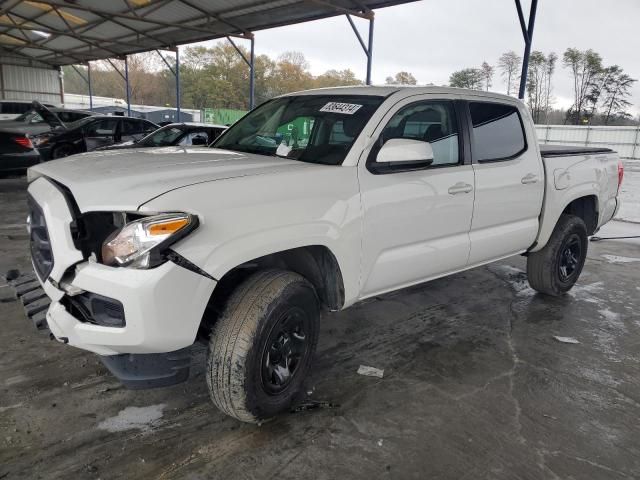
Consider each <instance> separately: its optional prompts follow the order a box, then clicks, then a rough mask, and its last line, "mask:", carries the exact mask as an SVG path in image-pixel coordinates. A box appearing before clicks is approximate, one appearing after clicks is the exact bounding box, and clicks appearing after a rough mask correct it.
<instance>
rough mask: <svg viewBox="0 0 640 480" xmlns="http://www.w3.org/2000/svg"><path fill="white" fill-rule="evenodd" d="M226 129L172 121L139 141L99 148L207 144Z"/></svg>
mask: <svg viewBox="0 0 640 480" xmlns="http://www.w3.org/2000/svg"><path fill="white" fill-rule="evenodd" d="M226 129H227V127H225V126H224V125H213V124H210V123H192V122H184V123H170V124H169V125H165V126H164V127H162V128H159V129H158V130H156V131H155V132H153V133H150V134H149V135H147V136H146V137H144V138H142V139H140V140H138V141H133V140H130V141H128V142H122V143H118V144H115V145H110V146H107V147H100V148H98V149H97V150H119V149H121V148H151V147H172V146H176V145H179V146H184V147H188V146H198V145H203V146H205V145H209V144H211V143H212V142H213V141H214V140H215V139H216V138H218V137H219V136H220V134H221V133H222V132H224V131H225V130H226Z"/></svg>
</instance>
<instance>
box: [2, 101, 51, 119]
mask: <svg viewBox="0 0 640 480" xmlns="http://www.w3.org/2000/svg"><path fill="white" fill-rule="evenodd" d="M32 105H33V102H30V101H28V100H0V120H13V119H15V118H17V117H19V116H20V115H22V114H23V113H27V112H28V111H29V110H31V109H32ZM44 105H46V106H47V107H54V105H51V104H48V103H45V104H44ZM54 108H55V107H54Z"/></svg>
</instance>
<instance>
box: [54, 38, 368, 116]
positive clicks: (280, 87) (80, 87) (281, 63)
mask: <svg viewBox="0 0 640 480" xmlns="http://www.w3.org/2000/svg"><path fill="white" fill-rule="evenodd" d="M239 48H240V50H241V51H242V52H243V54H244V55H245V56H246V57H247V58H248V55H249V53H248V52H247V51H246V50H245V49H244V48H242V47H239ZM165 59H166V61H167V63H169V64H170V65H172V66H173V65H175V57H174V56H173V55H171V54H170V55H167V56H166V57H165ZM112 62H113V64H114V65H115V66H116V67H118V69H119V70H120V71H121V72H124V62H123V61H113V60H112ZM254 65H255V100H256V104H260V103H262V102H263V101H265V100H268V99H270V98H273V97H275V96H277V95H282V94H284V93H289V92H294V91H298V90H308V89H311V88H321V87H333V86H340V85H361V84H362V83H363V82H362V81H361V80H360V79H358V78H356V75H355V73H354V72H353V71H352V70H350V69H346V70H328V71H326V72H325V73H323V74H321V75H315V76H314V75H312V74H311V72H310V70H309V68H310V66H309V62H308V61H307V60H306V59H305V57H304V55H303V54H301V53H298V52H286V53H283V54H282V55H280V56H279V57H277V58H275V59H274V58H271V57H269V56H268V55H258V56H256V58H255V64H254ZM76 68H78V69H80V68H81V67H76ZM82 68H85V67H82ZM128 68H129V91H130V96H131V103H134V104H141V105H163V106H164V105H166V106H175V96H176V84H175V76H174V75H173V73H172V72H171V70H169V68H168V67H167V65H166V64H165V63H164V62H163V60H162V58H161V57H160V56H159V55H158V53H156V52H147V53H140V54H136V55H131V56H129V60H128ZM63 72H64V84H65V91H67V92H69V93H80V94H86V93H87V83H86V82H85V80H83V78H82V77H81V76H80V75H78V72H76V71H75V70H74V69H73V67H70V66H69V67H64V68H63ZM81 73H82V74H83V75H84V76H85V77H86V68H85V71H84V72H82V71H81ZM91 75H92V76H91V80H92V87H93V88H92V89H93V94H94V95H96V96H104V97H117V98H126V92H125V86H124V81H123V79H122V77H121V76H120V74H119V73H118V72H117V71H116V70H115V69H114V68H113V66H112V65H111V64H109V63H108V62H106V61H99V62H93V63H92V69H91ZM180 85H181V89H182V92H181V106H182V107H183V108H193V109H198V110H200V109H204V108H230V109H240V110H246V109H247V108H248V105H249V67H248V66H247V64H246V63H245V62H244V60H243V59H242V57H240V55H238V52H236V50H235V49H234V48H233V46H231V45H229V44H224V43H219V44H217V45H216V46H214V47H211V48H208V47H202V46H198V47H188V48H186V49H184V50H183V51H181V64H180Z"/></svg>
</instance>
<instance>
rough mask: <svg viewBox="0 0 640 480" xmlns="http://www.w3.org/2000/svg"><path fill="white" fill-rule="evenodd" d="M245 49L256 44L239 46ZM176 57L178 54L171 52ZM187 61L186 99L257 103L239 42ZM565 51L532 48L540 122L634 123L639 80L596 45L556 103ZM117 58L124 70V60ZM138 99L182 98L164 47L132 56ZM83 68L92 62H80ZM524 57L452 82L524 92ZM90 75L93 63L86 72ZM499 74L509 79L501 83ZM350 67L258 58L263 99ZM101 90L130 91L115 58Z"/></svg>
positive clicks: (533, 101)
mask: <svg viewBox="0 0 640 480" xmlns="http://www.w3.org/2000/svg"><path fill="white" fill-rule="evenodd" d="M239 48H240V50H241V51H242V52H243V54H244V55H245V56H247V57H248V52H247V50H246V49H244V48H243V47H239ZM165 60H166V62H167V63H168V64H169V65H174V62H175V58H174V57H173V55H171V54H170V55H167V56H166V57H165ZM181 60H182V61H181V65H180V77H181V82H180V83H181V87H182V93H181V106H182V107H183V108H193V109H197V110H201V109H204V108H230V109H241V110H244V109H247V107H248V104H249V88H248V86H249V68H248V66H247V64H246V63H245V62H244V60H243V59H242V57H241V56H240V55H238V52H237V51H236V50H235V49H234V47H233V46H231V45H229V44H226V43H218V44H217V45H215V46H213V47H202V46H197V47H187V48H185V49H184V50H182V55H181ZM559 61H560V58H559V57H558V55H556V54H555V53H553V52H551V53H548V54H544V53H543V52H540V51H533V52H531V56H530V60H529V74H528V77H527V83H526V99H525V100H526V103H527V105H528V106H529V108H530V110H531V114H532V116H533V118H534V121H535V122H536V123H552V122H553V123H573V124H585V123H590V124H604V125H613V124H616V125H620V124H631V123H633V122H632V120H631V115H630V114H629V113H628V108H629V107H630V106H631V102H630V101H629V98H630V96H631V88H632V87H633V85H634V83H635V82H636V80H635V79H633V78H631V77H630V76H629V75H628V74H626V73H625V72H624V70H623V69H622V68H621V67H620V66H618V65H611V66H605V64H604V62H603V59H602V57H601V56H600V55H599V54H598V53H597V52H595V51H593V50H591V49H589V50H584V51H582V50H578V49H575V48H568V49H567V50H566V51H565V52H564V54H563V55H562V59H561V62H562V67H563V72H565V73H566V74H568V75H570V76H571V78H572V80H573V104H572V106H571V107H570V108H569V109H568V110H566V111H561V110H559V109H557V108H554V105H553V104H554V96H553V77H554V75H555V74H556V70H557V66H558V62H559ZM112 62H113V64H114V65H115V66H116V67H118V68H119V70H120V71H121V72H123V71H124V65H123V63H124V62H122V61H117V60H113V61H112ZM128 64H129V89H130V95H131V102H132V103H134V104H142V105H158V106H175V95H176V91H175V77H174V75H173V73H172V72H171V70H169V68H168V67H167V64H166V63H165V62H164V61H163V59H162V58H161V57H160V56H159V55H158V53H156V52H147V53H141V54H136V55H131V56H129V61H128ZM76 68H78V69H81V68H86V67H76ZM521 68H522V57H521V56H520V55H518V54H517V53H515V52H513V51H509V52H506V53H504V54H502V55H501V56H500V58H499V59H498V61H497V64H496V65H495V66H494V65H491V64H489V63H488V62H486V61H485V62H483V63H482V64H481V65H480V66H479V67H477V68H476V67H472V68H464V69H462V70H459V71H456V72H453V73H452V74H451V76H450V78H449V85H450V86H454V87H461V88H471V89H476V90H490V89H491V90H494V91H497V90H500V89H502V91H504V92H505V93H506V94H508V95H517V93H518V88H519V85H520V72H521ZM63 72H64V83H65V90H66V91H67V92H69V93H81V94H86V93H87V84H86V82H85V81H84V80H83V78H82V77H81V76H80V75H79V74H78V72H77V71H76V70H74V69H73V68H72V67H70V66H68V67H64V69H63ZM81 73H82V74H83V75H84V76H85V77H86V73H87V72H86V71H85V72H81ZM496 74H499V76H500V77H501V79H502V86H501V87H500V88H498V87H494V78H495V77H496ZM363 83H364V82H363V81H362V80H361V79H359V78H357V77H356V75H355V73H354V72H353V71H352V70H350V69H345V70H328V71H326V72H325V73H323V74H321V75H313V74H312V73H311V72H310V65H309V62H308V61H307V60H306V58H305V57H304V55H303V54H302V53H299V52H285V53H283V54H282V55H280V56H279V57H277V58H271V57H269V56H268V55H258V56H256V58H255V96H256V104H260V103H261V102H263V101H265V100H268V99H270V98H273V97H275V96H277V95H281V94H284V93H289V92H293V91H298V90H307V89H311V88H321V87H333V86H342V85H362V84H363ZM385 83H386V84H388V85H416V84H417V80H416V78H415V77H414V75H413V74H411V73H410V72H407V71H401V72H398V73H396V74H395V75H393V76H389V77H387V78H386V80H385ZM92 85H93V94H94V95H97V96H104V97H118V98H125V97H126V93H125V88H124V81H123V79H122V78H121V76H120V74H119V73H118V72H117V71H116V70H115V69H114V68H113V65H111V64H109V63H108V62H106V61H99V62H94V63H93V64H92Z"/></svg>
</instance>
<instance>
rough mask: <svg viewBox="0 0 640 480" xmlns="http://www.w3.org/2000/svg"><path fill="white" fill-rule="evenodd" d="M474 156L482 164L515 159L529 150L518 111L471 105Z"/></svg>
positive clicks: (511, 108)
mask: <svg viewBox="0 0 640 480" xmlns="http://www.w3.org/2000/svg"><path fill="white" fill-rule="evenodd" d="M469 111H470V113H471V123H472V124H473V134H472V141H471V143H472V148H473V157H474V159H475V160H476V161H478V162H490V161H497V160H508V159H511V158H515V157H517V156H518V155H520V154H521V153H522V152H524V151H525V150H526V149H527V142H526V139H525V134H524V130H523V127H522V120H521V119H520V114H519V113H518V109H517V108H516V107H514V106H511V105H504V104H499V103H485V102H471V103H469Z"/></svg>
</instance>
